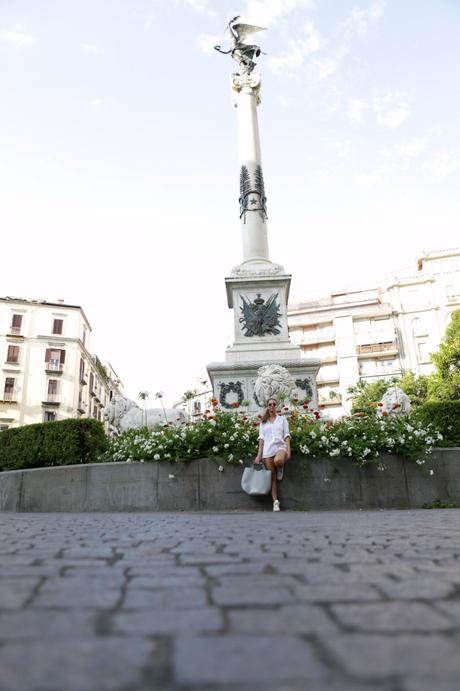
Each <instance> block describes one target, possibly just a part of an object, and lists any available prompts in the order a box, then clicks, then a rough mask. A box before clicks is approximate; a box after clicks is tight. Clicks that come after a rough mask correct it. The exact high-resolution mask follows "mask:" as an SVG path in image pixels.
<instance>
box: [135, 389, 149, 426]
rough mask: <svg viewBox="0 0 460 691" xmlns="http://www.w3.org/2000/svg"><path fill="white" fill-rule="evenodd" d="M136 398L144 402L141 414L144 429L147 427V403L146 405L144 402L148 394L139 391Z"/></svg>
mask: <svg viewBox="0 0 460 691" xmlns="http://www.w3.org/2000/svg"><path fill="white" fill-rule="evenodd" d="M137 397H138V398H140V399H141V400H142V401H144V412H143V418H144V427H147V403H146V400H147V398H148V397H149V392H148V391H139V394H138V396H137Z"/></svg>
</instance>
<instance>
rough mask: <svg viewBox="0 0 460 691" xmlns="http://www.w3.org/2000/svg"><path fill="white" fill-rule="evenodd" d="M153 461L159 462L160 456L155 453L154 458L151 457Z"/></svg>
mask: <svg viewBox="0 0 460 691" xmlns="http://www.w3.org/2000/svg"><path fill="white" fill-rule="evenodd" d="M153 460H154V461H159V460H160V454H159V453H156V454H155V456H154V457H153Z"/></svg>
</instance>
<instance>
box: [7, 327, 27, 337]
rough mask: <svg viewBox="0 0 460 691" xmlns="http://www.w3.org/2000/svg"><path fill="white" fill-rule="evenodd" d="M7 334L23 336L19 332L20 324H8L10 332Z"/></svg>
mask: <svg viewBox="0 0 460 691" xmlns="http://www.w3.org/2000/svg"><path fill="white" fill-rule="evenodd" d="M8 336H19V338H24V336H23V335H22V334H21V327H20V326H10V333H9V334H8Z"/></svg>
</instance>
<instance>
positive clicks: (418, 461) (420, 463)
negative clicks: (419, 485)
mask: <svg viewBox="0 0 460 691" xmlns="http://www.w3.org/2000/svg"><path fill="white" fill-rule="evenodd" d="M415 462H416V463H417V465H423V464H424V463H425V461H422V460H421V459H420V458H417V460H416V461H415Z"/></svg>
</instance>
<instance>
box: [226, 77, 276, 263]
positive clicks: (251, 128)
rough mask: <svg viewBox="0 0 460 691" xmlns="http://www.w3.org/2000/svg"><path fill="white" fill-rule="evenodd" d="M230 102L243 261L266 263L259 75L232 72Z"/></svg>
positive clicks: (265, 218) (266, 238)
mask: <svg viewBox="0 0 460 691" xmlns="http://www.w3.org/2000/svg"><path fill="white" fill-rule="evenodd" d="M232 89H233V96H234V101H233V102H234V105H235V107H236V109H237V115H238V157H239V163H240V200H239V201H240V219H241V230H242V236H243V264H246V263H255V264H258V263H260V262H262V263H270V259H269V252H268V236H267V224H266V220H267V207H266V202H267V200H266V196H265V188H264V179H263V172H262V159H261V155H260V139H259V126H258V122H257V106H258V104H259V103H260V96H259V91H260V75H259V74H257V73H251V74H243V75H239V74H234V75H233V76H232Z"/></svg>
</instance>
